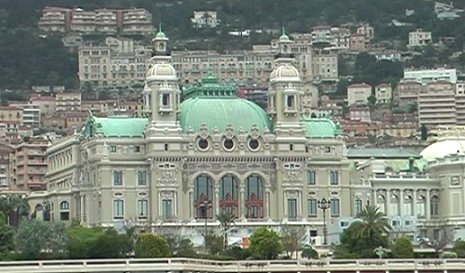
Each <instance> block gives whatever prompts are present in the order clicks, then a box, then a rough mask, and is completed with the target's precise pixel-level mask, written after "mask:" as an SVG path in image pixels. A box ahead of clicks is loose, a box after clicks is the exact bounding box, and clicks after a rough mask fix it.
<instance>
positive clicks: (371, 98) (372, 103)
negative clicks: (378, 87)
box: [368, 95, 376, 106]
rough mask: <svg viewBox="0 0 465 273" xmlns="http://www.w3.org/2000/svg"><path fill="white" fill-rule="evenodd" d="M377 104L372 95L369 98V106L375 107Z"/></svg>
mask: <svg viewBox="0 0 465 273" xmlns="http://www.w3.org/2000/svg"><path fill="white" fill-rule="evenodd" d="M375 104H376V97H375V96H374V95H371V96H369V97H368V105H370V106H374V105H375Z"/></svg>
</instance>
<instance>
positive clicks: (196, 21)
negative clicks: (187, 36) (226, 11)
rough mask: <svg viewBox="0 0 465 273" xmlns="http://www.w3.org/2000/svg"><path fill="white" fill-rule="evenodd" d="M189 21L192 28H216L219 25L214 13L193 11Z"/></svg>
mask: <svg viewBox="0 0 465 273" xmlns="http://www.w3.org/2000/svg"><path fill="white" fill-rule="evenodd" d="M191 21H192V26H193V27H194V28H216V27H217V26H218V25H219V23H220V21H219V19H218V15H217V13H216V11H194V16H193V17H192V18H191Z"/></svg>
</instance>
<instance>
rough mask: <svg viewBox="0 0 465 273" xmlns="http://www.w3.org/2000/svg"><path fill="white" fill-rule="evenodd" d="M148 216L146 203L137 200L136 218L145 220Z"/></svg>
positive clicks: (145, 201)
mask: <svg viewBox="0 0 465 273" xmlns="http://www.w3.org/2000/svg"><path fill="white" fill-rule="evenodd" d="M147 215H148V201H147V200H145V199H143V200H137V218H139V219H147Z"/></svg>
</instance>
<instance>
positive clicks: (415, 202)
mask: <svg viewBox="0 0 465 273" xmlns="http://www.w3.org/2000/svg"><path fill="white" fill-rule="evenodd" d="M412 199H413V202H412V214H413V216H414V217H417V190H416V189H413V194H412Z"/></svg>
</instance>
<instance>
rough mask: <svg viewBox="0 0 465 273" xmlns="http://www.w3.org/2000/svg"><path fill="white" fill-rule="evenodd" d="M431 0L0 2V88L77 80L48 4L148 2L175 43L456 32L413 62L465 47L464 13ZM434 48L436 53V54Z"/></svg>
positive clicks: (444, 58)
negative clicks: (210, 25) (42, 26)
mask: <svg viewBox="0 0 465 273" xmlns="http://www.w3.org/2000/svg"><path fill="white" fill-rule="evenodd" d="M70 2H72V4H71V3H70ZM454 2H455V6H456V7H458V8H463V7H464V6H465V2H463V1H458V0H457V1H454ZM433 5H434V2H433V1H426V0H409V1H405V0H376V1H373V0H331V1H329V0H312V1H308V0H295V1H283V0H178V1H173V0H158V1H155V0H92V1H88V0H73V1H69V0H15V1H0V60H1V63H0V88H5V87H10V88H18V87H28V86H30V85H34V84H49V83H55V82H57V83H61V84H66V86H67V87H77V78H76V73H77V60H76V59H77V56H76V54H75V53H72V52H69V51H67V50H66V49H64V48H63V46H62V45H61V42H60V38H61V37H60V36H59V35H50V34H47V35H46V36H44V34H45V33H41V32H40V31H39V30H38V29H37V22H38V20H39V18H40V15H41V11H42V9H43V7H45V6H62V7H70V8H72V7H80V8H83V9H96V8H103V7H105V8H131V7H141V8H146V9H147V10H149V11H150V12H151V13H152V14H153V23H154V25H158V23H159V22H162V24H163V29H164V31H166V32H167V33H169V35H170V38H171V41H173V47H174V48H175V49H216V50H219V51H225V50H229V49H240V48H242V49H246V48H251V45H252V44H257V43H262V44H263V43H269V41H270V39H271V38H272V37H273V35H271V34H269V33H265V32H264V33H263V34H252V35H251V36H250V37H231V36H229V35H228V34H227V32H228V31H234V30H243V29H259V30H274V31H276V32H277V31H279V29H280V28H281V26H285V27H286V29H287V31H288V32H310V28H311V27H313V26H316V25H341V24H349V25H352V26H355V25H356V24H357V23H360V22H368V23H370V24H372V25H373V26H374V27H375V33H376V37H375V41H381V40H388V41H392V40H402V41H404V43H405V41H407V39H408V32H409V31H410V30H412V29H415V28H417V27H421V28H423V29H425V30H430V31H432V32H433V39H435V40H436V41H437V39H438V37H440V36H449V37H455V38H456V40H455V43H453V44H451V45H449V48H447V51H445V52H425V54H424V56H426V57H425V58H421V57H418V58H416V59H415V60H414V62H413V65H415V66H421V65H423V64H424V62H426V64H429V63H428V62H436V61H438V62H441V64H442V63H448V62H449V59H448V57H449V55H450V54H451V53H453V52H455V51H457V50H459V49H460V50H461V49H462V48H463V43H464V41H465V15H464V16H462V18H459V19H456V20H452V21H447V20H445V21H441V20H439V19H437V18H436V15H435V14H434V12H433ZM406 9H411V10H415V13H414V14H413V15H411V16H406V15H405V10H406ZM194 10H216V11H217V12H218V16H219V18H220V20H221V25H220V27H219V28H218V29H216V30H194V29H193V28H192V26H191V21H190V18H191V16H192V14H193V11H194ZM393 19H396V20H398V21H400V22H405V23H409V24H411V25H410V26H408V27H394V26H391V25H390V22H391V21H392V20H393ZM276 35H277V33H275V34H274V36H276ZM96 37H98V35H97V36H95V37H94V38H96ZM100 38H101V37H100ZM136 38H140V37H136ZM146 40H147V41H148V39H147V38H146ZM431 54H433V55H434V58H431ZM464 59H465V56H463V55H462V56H461V58H459V59H458V60H456V61H455V63H458V64H461V63H462V60H464Z"/></svg>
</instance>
